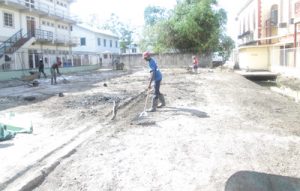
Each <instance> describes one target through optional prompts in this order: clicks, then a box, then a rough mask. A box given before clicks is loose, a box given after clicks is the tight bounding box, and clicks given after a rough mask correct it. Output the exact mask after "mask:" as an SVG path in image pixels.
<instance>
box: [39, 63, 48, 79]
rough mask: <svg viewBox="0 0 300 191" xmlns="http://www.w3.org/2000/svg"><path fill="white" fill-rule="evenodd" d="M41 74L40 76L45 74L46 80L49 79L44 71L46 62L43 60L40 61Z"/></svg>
mask: <svg viewBox="0 0 300 191" xmlns="http://www.w3.org/2000/svg"><path fill="white" fill-rule="evenodd" d="M39 73H40V75H41V74H43V75H44V78H47V76H46V74H45V71H44V62H43V59H42V58H41V59H40V61H39Z"/></svg>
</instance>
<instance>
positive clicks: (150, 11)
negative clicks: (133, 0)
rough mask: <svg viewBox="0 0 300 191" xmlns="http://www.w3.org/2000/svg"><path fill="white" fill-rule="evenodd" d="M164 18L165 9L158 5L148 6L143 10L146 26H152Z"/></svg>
mask: <svg viewBox="0 0 300 191" xmlns="http://www.w3.org/2000/svg"><path fill="white" fill-rule="evenodd" d="M164 18H166V10H165V9H163V8H161V7H158V6H148V7H146V8H145V10H144V21H145V25H146V26H154V25H155V24H156V23H157V22H159V21H160V20H163V19H164Z"/></svg>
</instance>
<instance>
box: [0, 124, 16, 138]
mask: <svg viewBox="0 0 300 191" xmlns="http://www.w3.org/2000/svg"><path fill="white" fill-rule="evenodd" d="M15 135H16V133H14V132H11V131H8V130H7V129H6V126H5V125H3V124H0V141H6V140H10V139H12V138H14V137H15Z"/></svg>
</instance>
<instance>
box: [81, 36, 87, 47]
mask: <svg viewBox="0 0 300 191" xmlns="http://www.w3.org/2000/svg"><path fill="white" fill-rule="evenodd" d="M85 45H86V41H85V37H82V38H80V46H85Z"/></svg>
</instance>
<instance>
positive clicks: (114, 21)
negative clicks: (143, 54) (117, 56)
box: [101, 13, 133, 52]
mask: <svg viewBox="0 0 300 191" xmlns="http://www.w3.org/2000/svg"><path fill="white" fill-rule="evenodd" d="M101 28H102V29H105V30H109V31H111V32H112V33H114V34H116V35H118V36H119V37H120V48H121V50H122V51H123V52H125V50H126V49H127V47H128V46H129V45H131V44H132V42H133V39H132V34H133V29H131V27H130V26H129V25H128V24H124V23H122V22H121V21H120V18H119V17H118V16H117V15H115V14H114V13H113V14H111V16H110V18H109V19H108V20H107V21H106V22H105V23H104V25H103V26H102V27H101Z"/></svg>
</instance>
